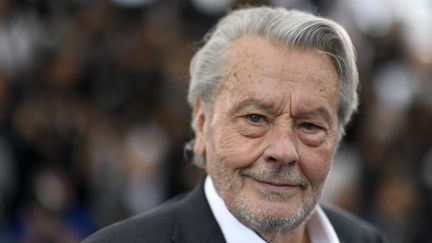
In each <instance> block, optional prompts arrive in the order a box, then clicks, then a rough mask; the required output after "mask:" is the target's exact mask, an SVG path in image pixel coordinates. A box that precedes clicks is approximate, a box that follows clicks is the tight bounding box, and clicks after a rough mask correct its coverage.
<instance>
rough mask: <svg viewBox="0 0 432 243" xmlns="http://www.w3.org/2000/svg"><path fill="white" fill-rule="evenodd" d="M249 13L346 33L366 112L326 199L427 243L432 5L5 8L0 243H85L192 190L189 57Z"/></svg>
mask: <svg viewBox="0 0 432 243" xmlns="http://www.w3.org/2000/svg"><path fill="white" fill-rule="evenodd" d="M244 4H249V5H261V4H267V5H269V4H272V5H277V6H284V7H287V8H298V9H302V10H306V11H310V12H313V13H317V14H319V15H322V16H327V17H330V18H332V19H335V20H336V21H338V22H339V23H341V24H342V25H343V26H345V27H346V29H347V30H348V32H349V34H350V35H351V37H352V39H353V41H354V43H355V46H356V48H357V51H358V64H359V71H360V77H361V83H362V93H361V106H360V109H359V113H358V114H357V116H356V117H355V120H354V121H353V122H352V123H351V124H350V126H349V127H348V135H347V136H346V138H345V140H344V142H343V144H342V145H341V146H340V150H339V152H338V154H337V156H336V159H335V162H334V163H335V164H334V168H333V171H332V175H331V178H330V179H329V182H328V186H327V191H326V194H325V197H324V200H326V201H331V202H333V203H336V204H338V205H340V206H341V207H343V208H346V209H348V210H350V211H351V212H353V213H355V214H357V215H359V216H360V217H362V218H364V219H366V220H368V221H370V222H372V223H374V224H376V225H377V226H378V227H379V228H380V229H381V230H382V231H384V232H386V233H387V235H388V237H389V238H390V240H391V241H390V242H392V243H410V242H416V243H424V242H426V243H427V242H432V235H431V233H430V232H432V1H430V0H410V1H405V0H362V1H356V0H298V1H295V0H273V1H270V0H255V1H246V0H245V1H236V0H218V1H212V0H93V1H86V0H69V1H66V0H64V1H63V0H0V243H6V242H7V243H10V242H24V243H27V242H28V243H30V242H31V243H56V242H66V243H68V242H71V243H72V242H78V241H79V240H80V239H82V238H83V237H85V236H87V235H89V234H91V233H92V232H94V231H95V230H97V229H99V228H101V227H103V226H106V225H108V224H111V223H113V222H115V221H118V220H120V219H123V218H125V217H128V216H130V215H133V214H137V213H140V212H143V211H145V210H147V209H149V208H152V207H154V206H156V205H159V204H160V203H161V202H162V201H164V200H166V199H167V198H169V197H171V196H173V195H175V194H178V193H180V192H184V191H186V190H188V189H190V188H191V187H193V185H194V184H195V183H197V181H199V179H200V178H201V176H202V175H203V173H202V171H200V170H199V169H197V168H195V167H194V166H193V165H191V164H190V162H189V161H186V159H185V157H184V154H183V147H184V144H185V143H186V142H187V141H188V140H189V139H190V138H191V137H192V133H191V131H190V125H189V122H190V118H189V113H190V108H189V107H188V105H187V103H186V90H187V85H188V66H189V61H190V59H191V57H192V55H193V53H194V52H195V51H196V50H197V48H198V47H199V46H200V45H201V44H202V41H201V40H202V37H203V36H204V34H205V33H206V32H207V30H209V29H210V28H211V27H212V25H214V24H215V22H216V21H217V19H218V18H219V17H221V16H222V15H224V14H225V13H226V11H227V9H232V8H237V7H238V6H239V5H244Z"/></svg>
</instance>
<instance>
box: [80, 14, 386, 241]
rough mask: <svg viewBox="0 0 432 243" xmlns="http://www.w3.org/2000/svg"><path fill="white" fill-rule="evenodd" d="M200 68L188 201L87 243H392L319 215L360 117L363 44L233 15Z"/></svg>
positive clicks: (328, 30)
mask: <svg viewBox="0 0 432 243" xmlns="http://www.w3.org/2000/svg"><path fill="white" fill-rule="evenodd" d="M207 37H208V38H207V39H206V43H205V45H204V46H203V47H202V48H201V49H200V50H199V51H198V52H197V53H196V55H195V57H194V58H193V60H192V63H191V68H190V74H191V82H190V89H189V97H188V99H189V102H190V104H191V105H192V108H193V114H192V118H193V122H192V127H193V129H194V131H195V135H196V136H195V140H194V141H193V142H192V143H191V144H192V146H191V148H192V150H193V153H194V160H195V162H196V163H197V164H199V165H200V166H202V167H203V168H204V169H205V170H206V172H207V174H208V176H207V177H206V179H205V180H204V182H203V183H201V184H200V185H198V186H197V188H196V189H195V190H194V191H192V192H191V193H189V194H188V195H186V196H183V197H180V198H176V199H174V200H171V201H170V202H168V203H166V204H164V205H162V206H160V207H158V208H156V209H154V210H152V211H150V212H147V213H145V214H143V215H141V216H138V217H135V218H133V219H129V220H126V221H123V222H120V223H118V224H115V225H113V226H110V227H107V228H105V229H103V230H101V231H99V232H98V233H96V234H94V235H93V236H91V237H90V238H88V239H87V240H85V241H84V242H86V243H95V242H152V243H154V242H176V243H181V242H184V243H186V242H187V243H193V242H196V243H204V242H214V243H216V242H228V243H252V242H293V243H294V242H299V243H300V242H301V243H303V242H311V243H326V242H329V243H330V242H331V243H335V242H346V243H366V242H383V240H382V238H381V237H380V235H379V234H378V233H377V231H376V230H375V229H374V228H372V227H371V226H369V225H367V224H366V223H363V222H361V221H360V220H358V219H355V218H354V217H352V216H349V215H348V214H346V213H343V212H341V211H340V210H335V209H331V208H324V207H321V206H319V205H318V202H319V200H320V197H321V194H322V190H323V188H324V184H325V181H326V178H327V176H328V174H329V171H330V167H331V163H332V159H333V156H334V154H335V151H336V148H337V144H338V142H339V141H340V139H341V137H342V135H343V133H344V126H345V125H346V124H347V123H348V121H349V120H350V117H351V115H352V114H353V112H354V111H355V109H356V107H357V86H358V75H357V69H356V66H355V55H354V49H353V46H352V43H351V41H350V39H349V37H348V35H347V33H346V32H345V31H344V29H343V28H342V27H341V26H339V25H338V24H336V23H335V22H333V21H331V20H327V19H324V18H320V17H316V16H314V15H311V14H308V13H303V12H299V11H288V10H285V9H280V8H278V9H273V8H269V7H259V8H247V9H241V10H237V11H233V12H231V13H229V14H228V15H227V16H226V17H224V18H223V19H222V20H221V21H220V22H219V23H218V25H217V26H216V28H215V29H214V31H213V32H211V33H210V34H209V35H208V36H207Z"/></svg>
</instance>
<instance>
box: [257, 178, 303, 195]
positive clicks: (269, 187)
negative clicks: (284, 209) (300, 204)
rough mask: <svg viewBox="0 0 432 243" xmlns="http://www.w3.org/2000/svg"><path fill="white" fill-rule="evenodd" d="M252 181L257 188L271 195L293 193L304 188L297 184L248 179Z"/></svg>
mask: <svg viewBox="0 0 432 243" xmlns="http://www.w3.org/2000/svg"><path fill="white" fill-rule="evenodd" d="M249 178H250V179H251V180H252V181H254V182H255V183H256V184H258V186H259V187H261V188H262V189H264V190H265V191H267V192H273V193H293V192H295V191H296V190H299V189H300V190H303V189H304V186H303V185H302V184H299V183H290V182H286V181H277V180H261V179H257V178H252V177H249Z"/></svg>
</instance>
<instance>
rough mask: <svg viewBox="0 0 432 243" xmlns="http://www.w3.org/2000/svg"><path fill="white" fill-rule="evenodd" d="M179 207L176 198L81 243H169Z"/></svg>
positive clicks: (106, 228) (108, 227)
mask: <svg viewBox="0 0 432 243" xmlns="http://www.w3.org/2000/svg"><path fill="white" fill-rule="evenodd" d="M180 205H181V199H179V198H178V197H177V198H175V199H173V200H170V201H169V202H167V203H164V204H163V205H161V206H159V207H157V208H155V209H153V210H150V211H148V212H145V213H143V214H141V215H138V216H134V217H131V218H128V219H125V220H123V221H120V222H118V223H115V224H113V225H110V226H107V227H105V228H103V229H101V230H99V231H97V232H96V233H94V234H93V235H91V236H90V237H88V238H86V239H85V240H84V241H82V242H81V243H102V242H103V243H114V242H130V243H135V242H170V237H171V236H172V232H173V230H174V226H175V222H176V218H177V212H178V210H179V208H180Z"/></svg>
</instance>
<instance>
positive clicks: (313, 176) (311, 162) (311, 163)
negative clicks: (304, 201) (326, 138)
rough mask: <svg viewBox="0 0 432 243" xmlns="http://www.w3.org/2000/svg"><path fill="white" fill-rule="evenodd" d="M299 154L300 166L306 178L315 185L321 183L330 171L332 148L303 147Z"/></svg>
mask: <svg viewBox="0 0 432 243" xmlns="http://www.w3.org/2000/svg"><path fill="white" fill-rule="evenodd" d="M300 154H301V157H300V163H301V164H300V167H301V169H302V171H303V173H304V174H305V176H306V177H307V178H308V180H309V181H310V182H311V183H312V184H315V185H316V184H320V183H323V182H324V181H325V179H326V178H327V175H328V173H329V171H330V167H331V161H332V157H333V156H332V154H333V152H332V150H331V149H327V148H313V149H311V148H303V149H302V151H301V152H300Z"/></svg>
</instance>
